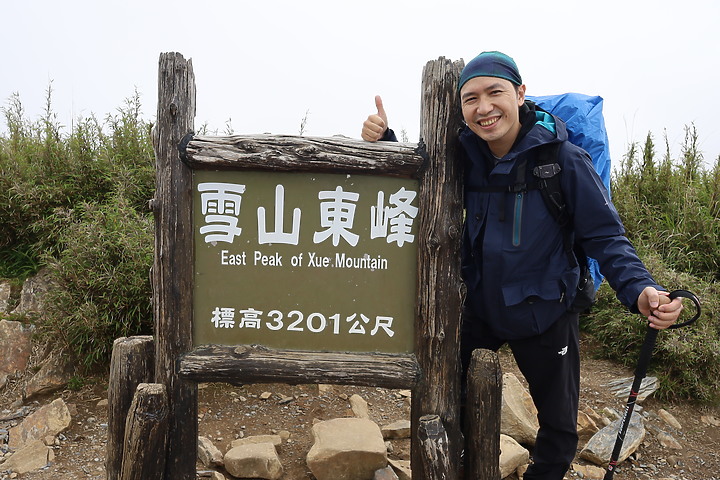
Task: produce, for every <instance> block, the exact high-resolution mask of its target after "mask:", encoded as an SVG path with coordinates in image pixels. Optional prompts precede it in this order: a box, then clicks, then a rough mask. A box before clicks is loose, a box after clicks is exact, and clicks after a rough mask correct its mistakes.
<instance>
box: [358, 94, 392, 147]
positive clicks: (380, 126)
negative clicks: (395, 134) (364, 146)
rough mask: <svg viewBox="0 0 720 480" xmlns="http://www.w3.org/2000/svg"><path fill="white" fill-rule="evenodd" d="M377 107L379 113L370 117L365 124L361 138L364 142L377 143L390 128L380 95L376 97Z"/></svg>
mask: <svg viewBox="0 0 720 480" xmlns="http://www.w3.org/2000/svg"><path fill="white" fill-rule="evenodd" d="M375 107H376V108H377V113H374V114H372V115H370V116H369V117H368V118H367V120H365V122H364V123H363V128H362V133H361V136H362V138H363V140H365V141H368V142H377V141H378V140H380V139H381V138H382V137H383V135H384V134H385V131H386V130H387V128H388V127H387V125H388V120H387V114H386V113H385V108H384V107H383V103H382V98H380V95H378V96H376V97H375Z"/></svg>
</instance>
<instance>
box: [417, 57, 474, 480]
mask: <svg viewBox="0 0 720 480" xmlns="http://www.w3.org/2000/svg"><path fill="white" fill-rule="evenodd" d="M461 69H462V63H460V62H455V63H453V62H451V61H449V60H446V59H445V58H442V57H441V58H439V59H438V60H435V61H430V62H428V63H427V65H426V66H425V69H424V71H423V82H422V107H421V130H420V137H421V142H424V143H425V145H426V148H427V155H428V161H427V168H426V170H425V172H424V174H423V179H422V182H421V187H420V204H421V205H423V208H422V209H421V211H420V231H421V232H422V235H419V236H418V257H419V258H418V285H419V286H420V289H419V291H418V305H417V318H418V326H417V328H418V331H417V333H416V335H415V338H416V344H415V353H416V355H417V358H418V363H419V364H420V368H421V370H422V372H423V380H422V381H421V382H420V383H419V384H418V386H417V387H416V388H415V390H414V391H413V396H412V412H411V419H412V438H418V427H419V423H420V422H419V419H420V417H421V416H423V415H426V414H437V415H439V416H440V419H441V420H442V424H443V425H444V427H445V430H446V432H447V436H448V455H449V461H450V465H452V469H451V471H450V472H449V473H448V476H447V477H446V478H447V479H450V480H453V479H456V478H458V473H459V465H460V452H461V451H462V448H463V446H462V434H461V428H460V420H459V413H460V412H459V406H458V402H459V398H460V361H459V358H460V353H459V348H460V345H459V336H460V312H461V304H462V297H463V286H462V281H461V279H460V240H461V236H462V210H463V207H462V198H463V197H462V194H463V193H462V172H461V165H460V162H459V161H458V158H459V155H458V153H459V148H460V145H459V142H458V138H457V132H458V129H459V128H460V126H461V123H460V122H461V118H462V116H461V113H460V106H459V105H460V103H459V98H458V94H457V92H456V88H457V84H458V79H459V77H460V71H461ZM411 455H412V469H413V477H416V478H430V477H429V476H428V472H425V467H424V465H423V462H422V452H421V451H420V449H419V448H418V447H417V446H413V447H412V454H411Z"/></svg>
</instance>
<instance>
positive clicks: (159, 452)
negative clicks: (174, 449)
mask: <svg viewBox="0 0 720 480" xmlns="http://www.w3.org/2000/svg"><path fill="white" fill-rule="evenodd" d="M167 431H168V397H167V393H166V391H165V386H164V385H160V384H158V383H141V384H140V385H138V387H137V390H136V392H135V397H134V398H133V402H132V405H131V406H130V411H129V412H128V416H127V423H126V426H125V442H124V443H125V448H124V454H123V460H122V473H121V476H120V480H148V479H155V478H157V479H159V478H162V476H163V472H164V471H165V452H166V449H167ZM193 458H195V457H194V456H193ZM193 474H194V472H193Z"/></svg>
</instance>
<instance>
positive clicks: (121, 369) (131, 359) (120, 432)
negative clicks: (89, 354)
mask: <svg viewBox="0 0 720 480" xmlns="http://www.w3.org/2000/svg"><path fill="white" fill-rule="evenodd" d="M154 349H155V344H154V343H153V337H151V336H137V337H121V338H118V339H116V340H115V342H114V343H113V350H112V358H111V360H110V381H109V384H108V441H107V454H106V459H105V470H106V472H107V480H119V479H120V472H121V468H122V457H123V445H124V441H125V419H126V418H127V414H128V411H129V410H130V405H131V404H132V401H133V395H134V394H135V389H136V388H137V386H138V385H139V384H141V383H148V382H151V381H152V380H153V378H154V364H155V352H154Z"/></svg>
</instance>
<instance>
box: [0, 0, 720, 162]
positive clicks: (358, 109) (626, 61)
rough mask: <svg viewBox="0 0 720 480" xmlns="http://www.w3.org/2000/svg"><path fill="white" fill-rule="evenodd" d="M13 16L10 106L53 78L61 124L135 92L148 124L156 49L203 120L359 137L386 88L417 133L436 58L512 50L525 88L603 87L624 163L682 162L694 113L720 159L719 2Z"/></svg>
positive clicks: (480, 3)
mask: <svg viewBox="0 0 720 480" xmlns="http://www.w3.org/2000/svg"><path fill="white" fill-rule="evenodd" d="M2 16H3V22H2V29H0V40H1V44H2V46H3V56H2V68H1V69H0V101H1V102H2V106H7V101H8V99H9V97H10V96H11V95H12V94H13V93H14V92H17V93H19V95H20V99H21V101H22V103H23V105H24V107H25V111H26V113H27V116H28V117H29V118H31V119H36V118H37V117H38V116H40V115H41V113H42V110H43V106H44V102H45V92H46V90H47V88H48V85H50V84H51V85H52V90H53V106H54V110H55V111H56V112H57V114H58V116H59V119H60V121H61V122H62V123H63V124H64V125H68V126H69V125H70V124H71V122H72V119H76V118H78V117H81V116H82V117H87V116H89V115H91V114H96V115H97V116H99V117H104V116H105V115H106V114H108V113H112V112H114V111H116V110H117V108H118V107H120V106H121V105H122V104H123V102H124V100H125V99H126V98H128V97H131V96H132V95H133V93H134V91H135V90H137V91H138V92H139V93H140V95H141V100H142V103H143V112H144V116H145V118H146V119H148V120H152V119H153V118H154V116H155V111H156V104H157V67H158V58H159V55H160V53H161V52H169V51H176V52H180V53H182V54H183V55H184V56H185V58H192V62H193V66H194V71H195V79H196V86H197V116H196V119H195V125H196V127H199V126H200V125H202V124H207V125H208V126H209V128H210V129H211V130H217V131H218V132H219V133H223V132H224V131H225V129H226V123H227V122H228V120H230V119H231V125H232V129H233V130H234V131H235V133H242V134H257V133H275V134H291V135H295V134H298V133H299V130H300V124H301V121H302V119H303V117H305V116H306V112H307V125H306V129H305V134H306V135H312V136H330V135H334V134H342V135H346V136H349V137H354V138H359V136H360V128H361V124H362V121H363V120H364V119H365V118H366V117H367V115H368V114H370V113H372V112H373V109H374V102H373V97H374V95H376V94H380V95H382V97H383V99H384V101H385V107H386V110H387V111H388V115H389V117H390V124H391V126H392V127H393V128H394V129H395V130H396V131H400V130H401V129H405V130H406V132H407V134H408V137H409V139H410V140H411V141H417V138H418V135H419V123H420V119H419V114H420V81H421V76H422V69H423V67H424V65H425V64H426V63H427V61H429V60H434V59H437V58H438V57H440V56H444V57H446V58H449V59H452V60H458V59H464V60H465V61H466V62H467V61H469V60H470V59H472V58H473V57H474V56H475V55H476V54H478V53H480V52H481V51H483V50H501V51H503V52H505V53H507V54H509V55H510V56H512V57H514V58H515V60H516V62H517V63H518V65H519V68H520V73H521V74H522V76H523V80H524V82H525V84H526V85H527V93H528V94H529V95H547V94H554V93H561V92H567V91H575V92H581V93H586V94H590V95H600V96H602V97H603V98H604V99H605V104H604V112H605V119H606V123H607V127H608V134H609V136H610V143H611V152H612V156H613V162H614V163H615V164H617V163H618V162H619V160H620V157H621V156H622V154H623V153H624V152H625V151H626V150H627V146H628V144H629V143H630V142H644V140H645V137H646V135H647V133H648V132H652V133H653V135H654V137H655V144H656V145H657V146H658V147H657V148H658V150H659V151H660V153H662V152H663V151H664V137H663V135H664V131H667V136H668V141H669V144H670V147H671V151H672V152H673V154H674V155H675V156H677V155H678V153H679V149H680V145H681V143H682V140H683V136H684V127H685V126H686V125H689V124H691V123H694V124H695V126H696V127H697V129H698V132H699V136H700V148H701V150H702V151H703V152H704V155H705V159H706V161H707V162H708V163H714V161H715V159H716V158H717V157H718V155H720V121H718V120H717V118H718V111H720V99H719V98H720V96H718V94H717V92H716V89H717V87H718V86H719V85H720V61H719V60H718V58H719V57H718V54H717V51H718V47H720V29H718V26H717V22H718V19H720V1H717V0H683V1H678V0H652V1H650V0H604V1H603V2H584V1H570V0H563V1H545V2H540V1H537V0H516V1H514V2H513V1H498V0H496V1H494V2H488V1H484V0H474V1H456V0H443V1H440V0H434V1H426V0H408V1H405V0H399V1H393V0H379V1H377V0H364V1H358V2H344V1H341V0H329V1H320V0H317V1H313V0H306V1H300V0H294V1H293V0H253V1H241V0H235V1H212V0H208V1H205V2H199V1H194V2H189V1H185V0H173V1H165V0H144V1H137V0H123V1H121V2H118V1H114V0H103V1H98V0H92V1H73V0H68V1H65V2H58V1H56V0H26V1H22V2H21V1H17V0H13V1H5V2H3V7H2ZM50 82H52V83H50ZM0 129H2V130H3V131H6V125H5V121H4V118H2V119H0Z"/></svg>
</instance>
